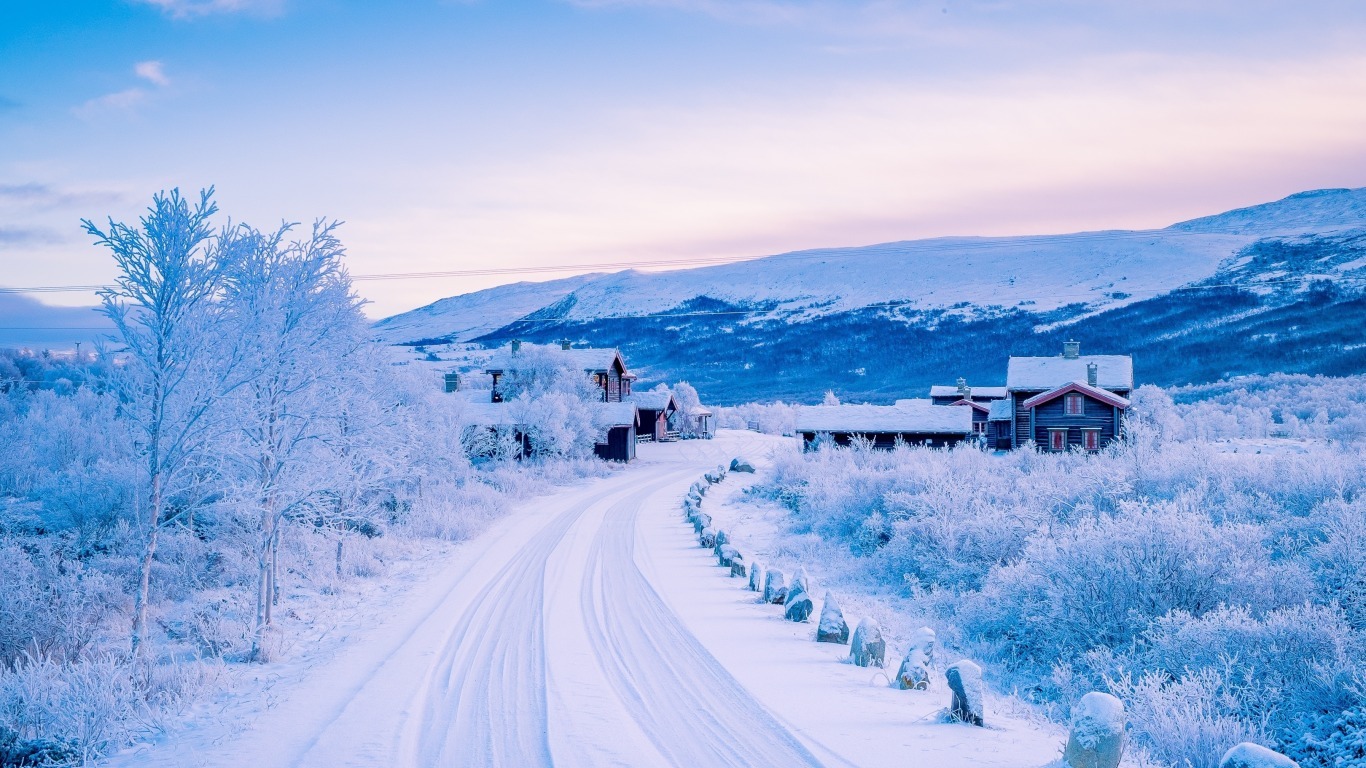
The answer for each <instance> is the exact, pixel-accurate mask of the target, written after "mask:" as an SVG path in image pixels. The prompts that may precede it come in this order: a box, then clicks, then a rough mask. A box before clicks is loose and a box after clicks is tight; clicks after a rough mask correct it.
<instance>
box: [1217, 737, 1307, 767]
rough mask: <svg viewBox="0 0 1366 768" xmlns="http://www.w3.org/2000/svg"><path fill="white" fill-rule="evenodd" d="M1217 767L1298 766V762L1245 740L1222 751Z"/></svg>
mask: <svg viewBox="0 0 1366 768" xmlns="http://www.w3.org/2000/svg"><path fill="white" fill-rule="evenodd" d="M1219 768H1300V764H1299V763H1297V762H1295V761H1294V760H1291V759H1290V758H1288V757H1286V756H1285V755H1282V754H1281V753H1280V752H1277V751H1275V750H1271V749H1267V748H1266V747H1263V746H1262V745H1261V744H1253V743H1252V742H1250V741H1245V742H1243V743H1242V744H1238V745H1236V746H1234V747H1233V748H1231V749H1230V750H1229V751H1227V752H1225V753H1224V757H1223V759H1222V760H1220V761H1219Z"/></svg>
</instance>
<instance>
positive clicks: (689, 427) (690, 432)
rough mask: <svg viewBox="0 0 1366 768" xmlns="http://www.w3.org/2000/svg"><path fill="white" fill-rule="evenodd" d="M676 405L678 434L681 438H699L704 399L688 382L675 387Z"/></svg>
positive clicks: (682, 382)
mask: <svg viewBox="0 0 1366 768" xmlns="http://www.w3.org/2000/svg"><path fill="white" fill-rule="evenodd" d="M673 393H674V403H676V404H677V405H678V417H677V419H678V434H679V436H681V437H697V436H698V434H697V429H698V415H699V413H700V411H701V410H702V399H701V398H699V397H698V396H697V390H696V389H694V388H693V385H691V384H689V383H688V382H686V381H680V382H678V383H677V384H675V385H674V387H673Z"/></svg>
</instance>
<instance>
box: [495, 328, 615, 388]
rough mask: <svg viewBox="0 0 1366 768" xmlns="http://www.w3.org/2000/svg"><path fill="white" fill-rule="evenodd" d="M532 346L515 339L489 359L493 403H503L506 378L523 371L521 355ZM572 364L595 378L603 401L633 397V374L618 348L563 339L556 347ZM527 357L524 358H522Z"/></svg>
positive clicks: (595, 383)
mask: <svg viewBox="0 0 1366 768" xmlns="http://www.w3.org/2000/svg"><path fill="white" fill-rule="evenodd" d="M529 347H530V345H526V344H523V343H522V342H520V341H513V342H512V344H511V345H510V346H509V347H508V348H507V350H505V351H500V352H498V353H497V354H495V355H494V356H493V358H492V359H491V360H489V363H488V367H487V368H486V369H485V371H484V372H485V373H487V374H489V375H490V376H492V377H493V389H492V398H493V402H495V403H501V402H502V401H503V397H504V394H505V392H504V390H505V387H504V386H503V383H504V379H505V378H506V377H507V376H508V374H510V373H514V372H516V371H518V370H520V367H519V366H520V363H521V360H519V356H523V355H526V352H527V351H528V348H529ZM546 348H550V349H554V348H553V347H546ZM556 352H558V353H559V354H560V355H562V356H563V357H564V358H565V359H566V360H567V361H569V363H570V364H571V365H573V366H574V367H576V368H582V369H583V370H584V372H585V373H586V374H588V376H589V377H590V378H591V379H592V381H593V385H594V386H595V387H597V388H598V389H599V390H601V392H602V401H603V402H604V403H619V402H621V401H622V399H623V398H628V397H630V396H631V382H633V381H635V380H636V377H635V375H634V374H632V373H631V372H629V371H627V370H626V362H625V361H624V360H623V359H622V357H621V352H619V351H618V350H616V349H602V348H590V347H583V348H577V349H576V348H575V347H573V345H571V344H570V343H569V342H567V341H565V342H561V343H560V346H559V349H558V350H556ZM523 359H525V358H523Z"/></svg>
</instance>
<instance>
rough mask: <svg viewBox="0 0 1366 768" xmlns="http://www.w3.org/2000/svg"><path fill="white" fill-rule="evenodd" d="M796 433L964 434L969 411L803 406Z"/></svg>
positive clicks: (921, 407)
mask: <svg viewBox="0 0 1366 768" xmlns="http://www.w3.org/2000/svg"><path fill="white" fill-rule="evenodd" d="M797 431H798V432H851V433H856V434H873V433H903V432H914V433H920V434H942V435H966V434H968V433H970V432H972V411H971V410H970V409H967V408H945V407H944V406H939V405H924V404H915V405H891V406H888V405H807V406H802V407H801V408H799V409H798V410H797Z"/></svg>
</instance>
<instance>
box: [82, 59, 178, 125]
mask: <svg viewBox="0 0 1366 768" xmlns="http://www.w3.org/2000/svg"><path fill="white" fill-rule="evenodd" d="M133 74H134V75H136V76H137V77H139V78H141V79H143V80H146V81H147V82H149V83H151V84H152V85H154V86H156V88H155V89H152V90H149V89H148V88H146V87H143V86H134V87H132V88H125V89H123V90H121V91H114V92H113V93H106V94H104V95H103V96H96V97H95V98H93V99H88V100H87V101H85V102H84V103H82V104H81V105H80V106H78V107H76V108H74V109H72V110H71V111H72V112H73V113H74V114H75V115H76V117H79V118H80V119H82V120H87V121H92V120H98V119H100V118H103V117H108V116H110V115H115V114H132V113H133V112H135V111H136V110H137V109H138V108H139V107H142V106H143V105H145V104H147V103H148V102H150V101H151V100H152V96H153V92H154V90H160V89H165V88H168V87H169V86H170V85H171V79H170V78H169V77H167V76H166V70H165V67H164V66H163V65H162V63H161V62H160V61H154V60H152V61H139V62H138V63H136V64H134V65H133Z"/></svg>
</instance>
